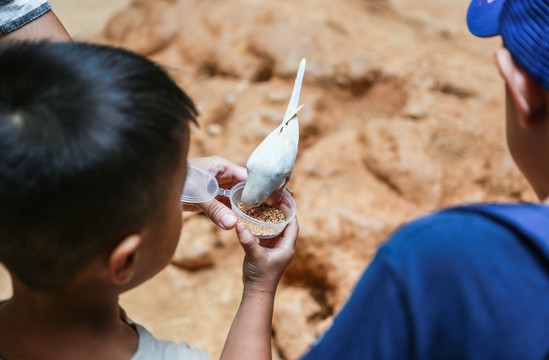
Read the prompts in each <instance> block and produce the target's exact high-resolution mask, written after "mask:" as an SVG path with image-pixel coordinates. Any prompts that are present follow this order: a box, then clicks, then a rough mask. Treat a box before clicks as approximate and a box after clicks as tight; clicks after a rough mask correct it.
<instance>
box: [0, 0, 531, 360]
mask: <svg viewBox="0 0 549 360" xmlns="http://www.w3.org/2000/svg"><path fill="white" fill-rule="evenodd" d="M51 4H52V7H53V9H54V11H55V12H56V14H57V15H58V17H59V18H60V19H61V21H62V22H63V23H64V24H65V26H66V28H67V30H68V31H69V33H70V34H71V35H72V36H73V38H74V39H76V40H87V41H94V42H101V43H107V44H112V45H116V46H122V47H125V48H127V49H130V50H132V51H135V52H138V53H140V54H143V55H145V56H147V57H149V58H151V59H153V60H155V61H157V62H159V63H160V64H162V65H163V66H165V67H166V68H167V69H168V70H169V71H170V73H171V74H172V75H173V76H174V77H175V79H176V80H177V81H178V83H179V84H180V85H181V87H182V88H183V89H184V90H185V91H186V92H187V93H188V94H189V95H190V96H191V97H192V98H193V99H194V101H195V102H196V104H197V105H198V107H199V109H200V112H201V114H200V118H199V122H200V128H194V129H193V134H192V140H191V141H192V144H191V155H192V156H209V155H214V154H218V155H222V156H224V157H226V158H228V159H230V160H232V161H234V162H237V163H239V164H241V165H245V163H246V160H247V158H248V156H249V154H250V153H251V151H252V150H253V149H254V148H255V147H256V146H257V145H258V144H259V143H260V142H261V141H262V139H263V138H264V137H265V136H266V135H267V134H268V133H269V132H270V131H271V130H272V129H274V128H275V127H276V126H277V125H278V123H279V122H280V121H281V119H282V116H283V114H284V111H285V108H286V106H287V102H288V100H289V97H290V94H291V91H292V87H293V81H294V77H295V73H296V71H297V67H298V65H299V60H300V59H301V58H302V57H305V58H307V69H306V72H305V79H304V83H303V89H302V92H301V103H303V104H304V105H305V107H304V108H303V110H302V111H301V112H300V118H299V122H300V132H301V139H300V145H299V154H298V158H297V161H296V167H295V169H294V172H293V175H292V181H291V183H290V188H291V189H292V190H293V191H294V194H295V196H294V197H295V200H296V202H297V205H298V219H299V222H300V226H301V230H300V237H299V240H298V251H297V255H296V258H295V260H294V262H293V264H292V265H291V266H290V268H289V269H288V271H287V273H286V275H285V277H284V278H283V281H282V283H281V284H280V287H279V291H278V294H277V299H276V309H275V316H274V321H273V327H274V330H273V347H274V349H273V351H274V353H275V359H280V360H282V359H283V360H289V359H296V358H298V357H299V355H300V354H301V353H303V352H304V351H305V350H306V349H307V347H308V346H309V345H310V344H311V343H312V341H313V340H314V338H315V337H316V336H317V335H318V334H319V333H321V332H322V331H323V330H324V329H325V328H326V327H327V326H329V324H330V322H331V320H332V318H333V316H334V314H336V313H337V311H338V309H339V308H340V307H341V306H342V305H343V303H344V302H345V299H346V298H347V296H348V295H349V293H350V291H351V290H352V288H353V285H354V283H355V282H356V280H357V278H358V277H359V276H360V274H361V272H362V271H363V269H364V268H365V266H366V265H367V264H368V262H369V261H370V260H371V258H372V256H373V255H374V253H375V251H376V248H377V247H378V246H379V244H380V243H381V242H382V241H384V240H385V239H386V238H387V236H389V235H390V234H391V232H392V231H394V229H395V228H397V227H398V226H400V225H401V224H403V223H404V222H407V221H409V220H411V219H413V218H415V217H418V216H421V215H423V214H426V213H429V212H432V211H436V210H437V209H440V208H442V207H445V206H451V205H455V204H461V203H470V202H479V201H480V202H492V201H508V200H512V201H532V200H534V199H535V198H534V195H533V193H532V191H531V190H530V189H529V187H528V186H527V184H526V182H525V181H524V180H523V178H522V177H521V176H520V174H519V172H518V171H517V169H516V168H515V166H514V164H513V162H512V160H511V158H510V156H509V154H508V152H507V149H506V145H505V133H504V105H503V95H504V91H503V83H502V81H501V80H500V78H499V76H498V73H497V70H496V68H495V66H494V65H493V61H492V57H493V55H492V54H493V52H494V50H495V49H496V48H497V47H498V45H499V40H498V39H489V40H480V39H477V38H474V37H473V36H472V35H470V34H469V33H468V31H467V29H466V26H465V20H464V19H465V14H466V10H467V6H468V1H467V0H457V1H451V2H443V1H440V0H339V1H332V0H301V1H292V0H277V1H274V0H271V1H268V0H225V1H221V0H200V1H199V0H133V1H131V0H79V1H74V0H51ZM60 256H62V254H60ZM242 257H243V253H242V250H241V249H240V247H239V245H238V241H237V238H236V235H235V234H234V232H233V231H221V230H219V229H217V228H215V226H214V225H212V224H211V222H210V221H209V220H208V219H207V218H206V217H205V216H203V215H201V214H184V229H183V232H182V236H181V241H180V246H179V248H178V250H177V253H176V255H175V257H174V259H173V264H172V265H170V266H169V267H168V268H166V269H165V270H164V271H163V272H161V273H160V274H159V275H158V276H156V277H155V278H154V279H152V280H150V281H149V282H147V283H146V284H144V285H143V286H141V287H139V288H138V289H135V290H132V291H130V292H128V293H127V294H124V295H123V297H122V305H123V307H124V308H125V309H126V311H127V312H128V314H129V315H130V317H132V318H133V320H134V321H136V322H139V323H142V324H143V325H145V326H146V327H147V328H149V329H150V330H151V332H153V333H154V334H155V335H156V336H157V337H159V338H165V339H172V340H174V341H176V342H182V341H185V342H188V343H189V344H190V345H191V346H193V347H200V348H202V349H203V350H205V351H206V353H207V354H208V355H209V356H210V357H211V358H217V357H218V356H219V354H220V353H221V349H222V347H223V343H224V340H225V336H226V334H227V332H228V329H229V326H230V323H231V320H232V318H233V316H234V314H235V312H236V309H237V307H238V303H239V300H240V295H241V290H242V285H241V280H240V279H241V263H242ZM10 292H11V289H10V285H9V281H8V277H7V275H6V273H5V271H4V272H1V273H0V298H5V297H8V296H9V294H10Z"/></svg>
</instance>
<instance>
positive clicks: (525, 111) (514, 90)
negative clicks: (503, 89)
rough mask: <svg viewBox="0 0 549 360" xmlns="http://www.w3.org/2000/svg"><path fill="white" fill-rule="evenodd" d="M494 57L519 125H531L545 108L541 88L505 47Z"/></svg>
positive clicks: (545, 104)
mask: <svg viewBox="0 0 549 360" xmlns="http://www.w3.org/2000/svg"><path fill="white" fill-rule="evenodd" d="M495 58H496V64H497V66H498V69H499V72H500V73H501V76H502V77H503V79H504V80H505V83H506V85H507V87H508V88H509V91H510V93H511V96H512V99H513V102H514V103H515V105H516V108H517V109H518V111H519V116H520V121H521V125H522V126H524V127H530V126H532V125H533V124H534V123H535V122H536V121H537V120H538V119H539V118H540V115H545V114H544V112H545V111H546V110H547V103H546V102H547V99H546V97H545V95H544V92H543V90H542V88H541V87H540V86H539V85H538V84H536V82H534V81H533V80H532V79H531V78H530V76H528V74H526V73H525V72H524V71H523V70H522V69H521V68H520V67H518V66H517V64H516V63H515V61H514V60H513V58H512V57H511V54H510V53H509V51H508V50H507V49H505V48H501V49H498V50H497V51H496V54H495Z"/></svg>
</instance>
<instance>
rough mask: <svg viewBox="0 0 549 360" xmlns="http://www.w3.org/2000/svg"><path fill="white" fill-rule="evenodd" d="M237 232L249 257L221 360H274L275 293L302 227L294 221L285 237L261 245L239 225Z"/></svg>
mask: <svg viewBox="0 0 549 360" xmlns="http://www.w3.org/2000/svg"><path fill="white" fill-rule="evenodd" d="M236 231H237V234H238V238H239V240H240V243H241V245H242V247H243V248H244V252H245V254H246V255H245V258H244V265H243V276H242V279H243V282H244V292H243V295H242V301H241V303H240V307H239V308H238V311H237V313H236V316H235V319H234V320H233V323H232V325H231V329H230V331H229V335H228V336H227V341H226V342H225V347H224V348H223V352H222V354H221V359H222V360H232V359H238V360H271V359H272V353H271V327H272V317H273V305H274V297H275V292H276V288H277V286H278V282H279V281H280V278H281V277H282V274H283V273H284V271H285V270H286V268H287V267H288V265H289V264H290V262H291V261H292V258H293V256H294V253H295V241H296V239H297V234H298V231H299V225H298V224H297V220H295V219H294V220H293V221H291V222H290V223H289V224H288V226H287V227H286V229H285V230H284V232H283V233H282V236H280V237H277V238H274V239H268V240H263V241H262V242H261V243H258V242H257V241H256V239H255V237H254V236H253V235H252V234H251V233H250V231H249V230H248V229H246V227H245V226H243V225H237V226H236Z"/></svg>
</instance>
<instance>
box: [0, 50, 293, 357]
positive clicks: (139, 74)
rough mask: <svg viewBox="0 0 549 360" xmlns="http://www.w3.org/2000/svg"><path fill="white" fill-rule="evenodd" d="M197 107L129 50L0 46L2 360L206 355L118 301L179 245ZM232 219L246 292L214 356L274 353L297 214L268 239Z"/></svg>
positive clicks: (0, 346) (152, 274) (252, 355)
mask: <svg viewBox="0 0 549 360" xmlns="http://www.w3.org/2000/svg"><path fill="white" fill-rule="evenodd" d="M195 116H196V109H195V107H194V105H193V103H192V101H191V100H190V99H189V98H188V97H187V95H186V94H185V93H184V92H183V91H181V90H180V89H179V88H178V87H177V85H176V84H175V83H174V82H173V81H172V80H171V79H170V77H169V76H168V75H167V74H166V72H165V71H163V70H162V69H161V68H159V67H158V66H156V65H155V64H154V63H152V62H150V61H148V60H146V59H144V58H142V57H140V56H138V55H135V54H132V53H130V52H127V51H125V50H122V49H117V48H113V47H107V46H100V45H92V44H85V43H70V42H66V43H48V42H40V43H28V42H21V43H8V44H4V45H2V46H0V154H1V157H2V159H1V161H0V261H1V262H2V263H4V264H5V265H6V267H7V268H8V270H9V271H10V274H11V276H12V281H13V296H12V298H11V299H8V300H7V301H5V302H2V303H0V359H3V360H12V359H206V358H207V357H206V355H205V354H204V353H203V352H201V351H200V350H196V349H193V350H192V349H190V348H189V347H188V346H187V345H186V344H183V345H180V346H178V345H176V344H174V343H173V342H169V341H159V340H156V339H154V337H153V336H152V335H151V334H150V333H149V332H148V331H147V330H146V329H144V328H143V327H141V326H139V325H137V324H133V323H132V322H131V321H130V320H129V319H127V318H126V315H125V314H124V312H123V311H122V310H121V309H120V307H119V305H118V296H119V294H121V293H122V292H124V291H127V290H129V289H131V288H133V287H135V286H138V285H139V284H141V283H142V282H144V281H146V280H147V279H149V278H150V277H152V276H154V275H155V274H156V273H158V272H159V271H160V270H161V269H162V268H164V267H165V266H166V265H167V264H168V263H169V261H170V259H171V257H172V255H173V253H174V250H175V247H176V245H177V242H178V239H179V234H180V231H181V211H182V205H181V202H180V195H181V192H182V189H183V186H184V181H185V174H186V165H187V151H188V146H189V123H192V122H195ZM211 161H214V162H217V163H221V162H222V161H221V160H219V159H217V158H214V159H213V160H211ZM225 166H226V167H230V166H228V165H227V164H225ZM226 173H230V171H227V172H226ZM225 175H226V174H225ZM233 175H234V173H233ZM233 177H234V179H233V180H234V181H235V182H236V181H239V180H242V179H241V178H238V177H237V176H236V175H235V176H233ZM232 226H234V224H233V225H232ZM228 227H231V226H230V225H229V226H228ZM236 229H237V235H238V238H239V240H240V242H241V245H242V246H243V248H244V250H245V254H246V257H245V260H244V274H243V282H244V293H243V297H242V302H241V305H240V308H239V310H238V313H237V315H236V317H235V320H234V322H233V325H232V327H231V330H230V332H229V335H228V338H227V342H226V344H225V348H224V350H223V354H222V358H223V359H270V358H271V347H270V337H271V317H272V307H273V301H274V293H275V290H276V287H277V284H278V281H279V280H280V277H281V276H282V273H283V272H284V270H285V269H286V267H287V266H288V264H289V263H290V261H291V259H292V256H293V253H294V246H295V239H296V236H297V231H298V226H297V222H296V221H293V222H291V223H290V224H289V225H288V227H287V228H286V230H285V231H284V233H283V234H282V236H281V237H279V238H277V239H275V240H274V241H272V242H270V243H269V244H267V245H268V246H267V247H264V246H262V245H266V244H263V243H262V245H260V244H258V243H257V242H256V241H255V238H254V237H253V236H252V235H251V233H250V232H249V231H248V230H247V229H246V228H245V227H243V226H241V225H237V227H236Z"/></svg>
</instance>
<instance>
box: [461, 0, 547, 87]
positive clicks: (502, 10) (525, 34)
mask: <svg viewBox="0 0 549 360" xmlns="http://www.w3.org/2000/svg"><path fill="white" fill-rule="evenodd" d="M467 26H468V27H469V30H470V31H471V33H473V34H474V35H476V36H480V37H489V36H496V35H500V36H501V37H502V39H503V46H505V48H506V49H507V50H509V52H510V53H511V55H512V56H513V60H514V61H515V62H516V63H517V65H518V66H519V67H520V68H521V69H523V70H524V71H525V72H526V73H527V74H528V75H529V76H530V77H531V78H532V79H533V80H534V81H535V82H537V83H538V84H539V85H541V86H543V87H544V88H545V89H549V0H472V1H471V4H470V5H469V10H468V12H467Z"/></svg>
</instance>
